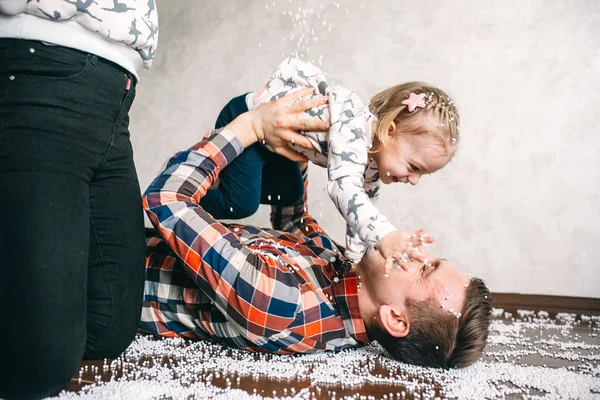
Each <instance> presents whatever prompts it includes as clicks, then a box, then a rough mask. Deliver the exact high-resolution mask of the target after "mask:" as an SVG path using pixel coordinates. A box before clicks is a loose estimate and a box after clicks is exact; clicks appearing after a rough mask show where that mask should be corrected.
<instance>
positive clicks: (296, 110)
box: [250, 88, 329, 161]
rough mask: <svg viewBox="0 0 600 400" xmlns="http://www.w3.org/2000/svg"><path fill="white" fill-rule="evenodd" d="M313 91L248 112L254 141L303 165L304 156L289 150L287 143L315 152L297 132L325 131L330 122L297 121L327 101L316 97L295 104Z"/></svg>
mask: <svg viewBox="0 0 600 400" xmlns="http://www.w3.org/2000/svg"><path fill="white" fill-rule="evenodd" d="M313 91H314V89H312V88H306V89H303V90H298V91H296V92H293V93H290V94H288V95H286V96H284V97H282V98H280V99H278V100H275V101H271V102H268V103H264V104H261V105H260V106H258V107H257V108H255V109H253V110H251V111H250V113H251V114H252V127H253V130H254V132H255V134H256V139H257V140H259V141H261V140H264V141H265V142H266V143H267V144H268V145H269V146H270V147H271V148H272V149H273V151H275V152H276V153H277V154H280V155H282V156H284V157H287V158H289V159H290V160H292V161H306V158H305V157H304V156H302V155H301V154H299V153H297V152H295V151H294V150H293V149H292V148H291V147H290V146H289V144H290V143H294V144H296V145H298V146H302V147H304V148H306V149H309V150H314V149H313V146H312V145H311V143H310V141H309V140H308V139H307V138H306V136H304V135H302V134H300V133H298V131H300V130H302V131H327V130H328V129H329V121H314V120H311V119H300V118H298V117H299V116H300V114H301V113H302V112H304V111H306V110H309V109H311V108H313V107H317V106H320V105H322V104H326V103H327V102H328V101H329V99H328V98H327V97H325V96H318V97H313V98H310V99H308V100H303V101H299V102H297V103H296V101H297V100H298V99H300V98H301V97H303V96H308V95H310V94H311V93H313ZM294 103H295V104H294Z"/></svg>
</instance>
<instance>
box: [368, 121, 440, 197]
mask: <svg viewBox="0 0 600 400" xmlns="http://www.w3.org/2000/svg"><path fill="white" fill-rule="evenodd" d="M389 137H390V140H389V141H388V143H387V146H381V149H380V150H379V151H378V152H377V153H375V154H374V155H373V158H374V160H375V162H376V163H377V167H378V169H379V176H380V177H381V181H382V182H383V183H384V184H385V185H388V184H390V183H399V182H401V183H410V184H411V185H416V184H417V183H418V182H419V179H421V176H422V175H424V174H431V173H433V172H436V171H438V170H440V169H442V168H444V167H445V166H446V164H448V162H449V161H450V154H449V152H448V151H447V149H446V148H444V146H443V145H442V144H441V143H440V142H438V141H436V140H435V139H433V138H432V137H431V136H430V135H428V134H421V135H406V134H402V132H400V130H399V129H398V126H397V125H396V124H394V123H392V124H391V125H390V127H389Z"/></svg>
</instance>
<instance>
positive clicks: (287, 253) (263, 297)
mask: <svg viewBox="0 0 600 400" xmlns="http://www.w3.org/2000/svg"><path fill="white" fill-rule="evenodd" d="M242 151H243V147H242V145H241V143H240V141H239V140H238V139H237V138H236V137H235V136H233V135H232V134H231V133H230V132H229V131H227V130H220V131H219V130H216V131H212V132H209V134H208V136H207V137H206V138H205V139H204V140H203V141H201V142H200V143H198V144H196V145H195V146H193V147H192V148H191V149H189V150H187V151H183V152H180V153H178V154H176V155H175V156H173V157H172V158H171V159H170V160H169V161H168V163H167V165H166V168H165V169H164V171H163V172H162V173H161V174H160V175H159V176H158V177H157V178H156V179H155V180H154V181H153V182H152V184H151V185H150V187H149V188H148V190H147V191H146V193H145V194H144V199H143V203H144V208H145V209H146V211H147V213H148V216H149V217H150V220H151V221H152V223H153V224H154V226H155V227H156V228H157V229H158V231H159V233H160V236H157V237H152V238H149V239H148V241H147V257H146V284H145V290H144V307H143V311H142V321H141V326H140V330H141V331H142V332H150V333H154V334H158V335H161V336H168V337H174V336H181V337H185V338H191V339H212V340H214V341H216V342H219V343H223V344H226V345H228V346H231V347H235V348H240V349H246V350H251V351H265V352H271V353H278V354H289V353H310V352H315V351H321V350H341V349H345V348H350V347H356V346H360V345H362V344H364V343H367V342H369V339H368V337H367V333H366V329H365V325H364V322H363V320H362V317H361V314H360V310H359V305H358V278H357V276H356V274H355V273H354V272H352V271H351V263H350V262H349V261H347V260H345V259H344V258H343V256H342V252H341V251H340V249H339V248H338V247H337V246H336V244H335V243H334V242H333V241H332V240H331V239H329V237H327V235H326V234H325V233H324V232H323V230H322V229H321V228H319V226H318V224H317V222H316V221H315V220H314V219H313V218H312V217H311V216H310V215H308V213H307V205H306V190H305V196H304V201H303V202H300V203H298V204H296V205H294V206H290V207H281V206H272V211H271V222H272V223H273V226H274V228H276V229H280V230H274V229H263V228H257V227H254V226H243V225H225V224H222V223H220V222H218V221H216V220H215V219H214V218H213V217H212V216H211V215H210V214H208V213H207V212H206V211H204V210H203V209H202V208H201V207H200V206H199V203H200V198H201V197H202V196H203V195H204V194H205V193H206V191H207V190H208V188H209V187H210V186H211V185H212V184H213V182H214V181H215V180H216V179H217V176H218V174H219V171H220V170H221V169H223V168H225V166H226V165H227V164H228V163H230V162H231V161H233V160H234V159H235V157H237V156H238V155H239V154H240V153H241V152H242ZM304 184H305V189H306V185H307V180H306V173H305V183H304Z"/></svg>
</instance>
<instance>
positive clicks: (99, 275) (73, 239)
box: [0, 39, 144, 398]
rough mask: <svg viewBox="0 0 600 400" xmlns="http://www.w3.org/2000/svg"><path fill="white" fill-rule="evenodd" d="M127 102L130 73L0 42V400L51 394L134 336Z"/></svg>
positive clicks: (137, 216) (138, 265)
mask: <svg viewBox="0 0 600 400" xmlns="http://www.w3.org/2000/svg"><path fill="white" fill-rule="evenodd" d="M129 80H131V81H130V84H129V87H127V86H128V83H127V82H128V81H129ZM134 96H135V85H134V81H133V78H132V77H131V76H130V74H128V73H127V72H125V70H123V69H121V68H120V67H118V66H116V65H114V64H112V63H110V62H108V61H106V60H103V59H101V58H98V57H97V56H95V55H91V54H87V53H83V52H80V51H77V50H73V49H68V48H64V47H60V46H53V45H46V44H43V43H41V42H37V41H29V40H19V39H0V213H1V214H0V218H1V222H0V304H2V307H3V311H2V314H1V316H0V321H1V322H0V324H1V327H0V355H1V356H0V357H1V359H2V362H3V364H4V365H5V366H6V367H7V368H4V370H3V372H2V373H1V374H0V397H6V398H39V397H43V396H47V395H50V394H52V393H54V392H56V391H57V390H59V389H61V388H62V387H63V386H64V385H65V384H66V383H67V382H68V381H69V380H70V379H71V377H72V376H73V374H74V373H75V372H76V371H77V369H78V367H79V365H80V362H81V361H82V359H83V358H86V359H97V358H114V357H117V356H118V355H119V354H121V352H122V351H123V350H124V349H125V348H126V347H127V346H128V345H129V344H130V343H131V341H132V340H133V338H134V336H135V333H136V331H137V326H138V323H139V319H140V314H141V304H142V294H143V285H144V223H143V214H142V207H141V200H140V189H139V184H138V180H137V175H136V171H135V167H134V164H133V151H132V148H131V143H130V140H129V130H128V125H129V116H128V112H129V108H130V106H131V103H132V101H133V98H134Z"/></svg>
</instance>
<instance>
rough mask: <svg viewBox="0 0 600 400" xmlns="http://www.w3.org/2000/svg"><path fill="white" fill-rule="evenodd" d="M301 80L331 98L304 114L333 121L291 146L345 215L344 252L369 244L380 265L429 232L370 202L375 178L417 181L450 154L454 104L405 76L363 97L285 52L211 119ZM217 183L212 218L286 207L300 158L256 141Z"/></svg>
mask: <svg viewBox="0 0 600 400" xmlns="http://www.w3.org/2000/svg"><path fill="white" fill-rule="evenodd" d="M305 87H312V88H314V89H315V93H314V96H317V95H319V94H320V95H327V96H329V104H328V105H327V104H326V105H323V106H320V107H317V108H315V109H311V110H309V111H307V112H306V113H305V114H306V115H303V117H306V118H316V119H320V120H323V121H325V120H329V121H330V123H331V128H330V129H329V131H328V132H303V134H305V135H306V136H307V138H308V139H309V140H310V142H311V143H312V145H313V147H314V148H313V149H311V150H307V149H305V148H302V147H300V146H297V145H295V144H294V143H292V144H291V145H290V146H292V148H293V149H294V150H296V151H297V152H299V153H301V154H303V155H305V156H306V157H307V158H308V159H309V160H310V161H312V162H313V163H314V164H317V165H319V166H323V167H326V168H327V173H328V183H327V190H328V193H329V196H330V197H331V199H332V200H333V201H334V203H335V205H336V207H337V209H338V210H339V211H340V213H341V214H342V216H343V217H344V219H345V220H346V222H347V229H346V257H348V258H350V259H351V260H353V261H358V260H360V258H361V257H362V254H363V253H364V251H365V250H366V249H367V246H368V247H371V248H375V249H376V250H378V251H379V252H380V254H381V255H382V256H383V257H384V258H386V261H387V262H386V268H388V267H389V266H391V264H392V262H393V261H394V260H395V261H397V262H400V260H399V259H401V260H402V261H405V260H406V259H407V257H408V256H411V257H413V256H414V251H413V250H412V246H418V245H419V244H422V243H423V242H431V241H433V239H432V238H428V237H426V234H424V231H420V232H417V233H412V232H401V231H397V230H396V228H395V227H394V226H393V225H392V224H391V223H390V222H389V221H388V220H387V218H386V217H385V216H384V215H383V214H382V213H381V212H380V211H379V210H378V209H377V208H376V207H375V205H374V202H375V201H376V199H377V197H378V194H379V189H380V185H381V183H383V184H386V185H387V184H389V183H392V182H393V183H398V182H402V183H410V184H412V185H416V184H417V182H418V181H419V179H420V177H421V175H423V174H430V173H433V172H435V171H437V170H439V169H441V168H443V167H444V166H445V165H446V164H447V163H448V162H449V161H450V159H451V158H452V156H453V155H454V153H455V151H456V146H457V143H458V137H459V127H458V123H459V118H458V113H457V110H456V107H455V105H454V102H453V101H452V100H450V98H449V97H448V95H447V94H446V93H444V92H443V91H442V90H440V89H437V88H434V87H432V86H430V85H426V84H424V83H420V82H409V83H404V84H401V85H397V86H394V87H391V88H389V89H386V90H384V91H382V92H380V93H379V94H377V95H375V96H374V97H373V98H372V99H371V102H370V104H369V105H365V104H364V103H363V102H362V101H361V99H360V98H359V97H358V96H357V95H356V94H355V93H353V92H351V91H350V90H348V89H345V88H342V87H331V86H329V85H328V83H327V79H326V78H325V75H324V74H323V72H322V71H321V70H320V69H319V68H317V67H316V66H314V65H312V64H308V63H305V62H302V61H300V60H298V59H295V58H288V59H286V60H284V62H283V63H281V65H279V67H278V68H277V70H276V71H275V73H274V74H273V76H272V77H271V79H270V80H269V81H268V82H267V83H266V84H265V86H264V87H263V88H262V89H261V90H259V91H258V92H257V93H248V94H246V95H242V96H239V97H236V98H234V99H233V100H231V101H230V102H229V104H228V105H227V106H226V107H225V108H224V109H223V111H221V114H220V116H219V118H218V120H217V124H216V127H217V128H219V127H222V126H224V125H226V124H227V123H228V122H229V121H231V120H233V119H234V118H235V117H237V116H238V115H239V114H241V113H243V112H245V111H248V109H251V108H254V107H257V106H258V105H260V104H261V103H264V102H268V101H272V100H276V99H278V98H280V97H283V96H285V95H286V94H287V93H289V92H292V91H296V90H300V89H303V88H305ZM219 182H220V183H219V187H218V188H217V189H211V190H209V193H207V195H206V196H205V197H203V198H202V200H201V203H200V204H201V206H202V207H203V208H204V209H205V210H206V211H208V212H209V213H211V214H212V215H213V216H214V217H215V218H227V219H236V218H244V217H247V216H249V215H252V214H253V213H254V212H255V211H256V209H257V208H258V206H259V204H261V203H263V204H279V205H283V206H286V205H292V204H295V203H296V202H297V201H298V200H299V199H301V198H302V195H303V182H302V175H301V173H300V170H299V168H298V164H297V163H296V162H292V161H290V160H288V159H286V158H284V157H282V156H280V155H278V154H275V153H273V152H271V151H269V150H268V149H267V147H266V146H264V145H262V144H260V143H258V144H256V145H254V146H253V147H251V148H249V149H246V150H245V151H244V152H243V153H242V155H241V156H240V157H238V158H237V159H236V160H235V161H234V162H233V163H231V164H229V165H228V166H227V168H225V169H224V170H223V171H222V172H221V173H220V175H219ZM417 257H418V256H417ZM418 258H421V257H418ZM425 261H426V260H425Z"/></svg>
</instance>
